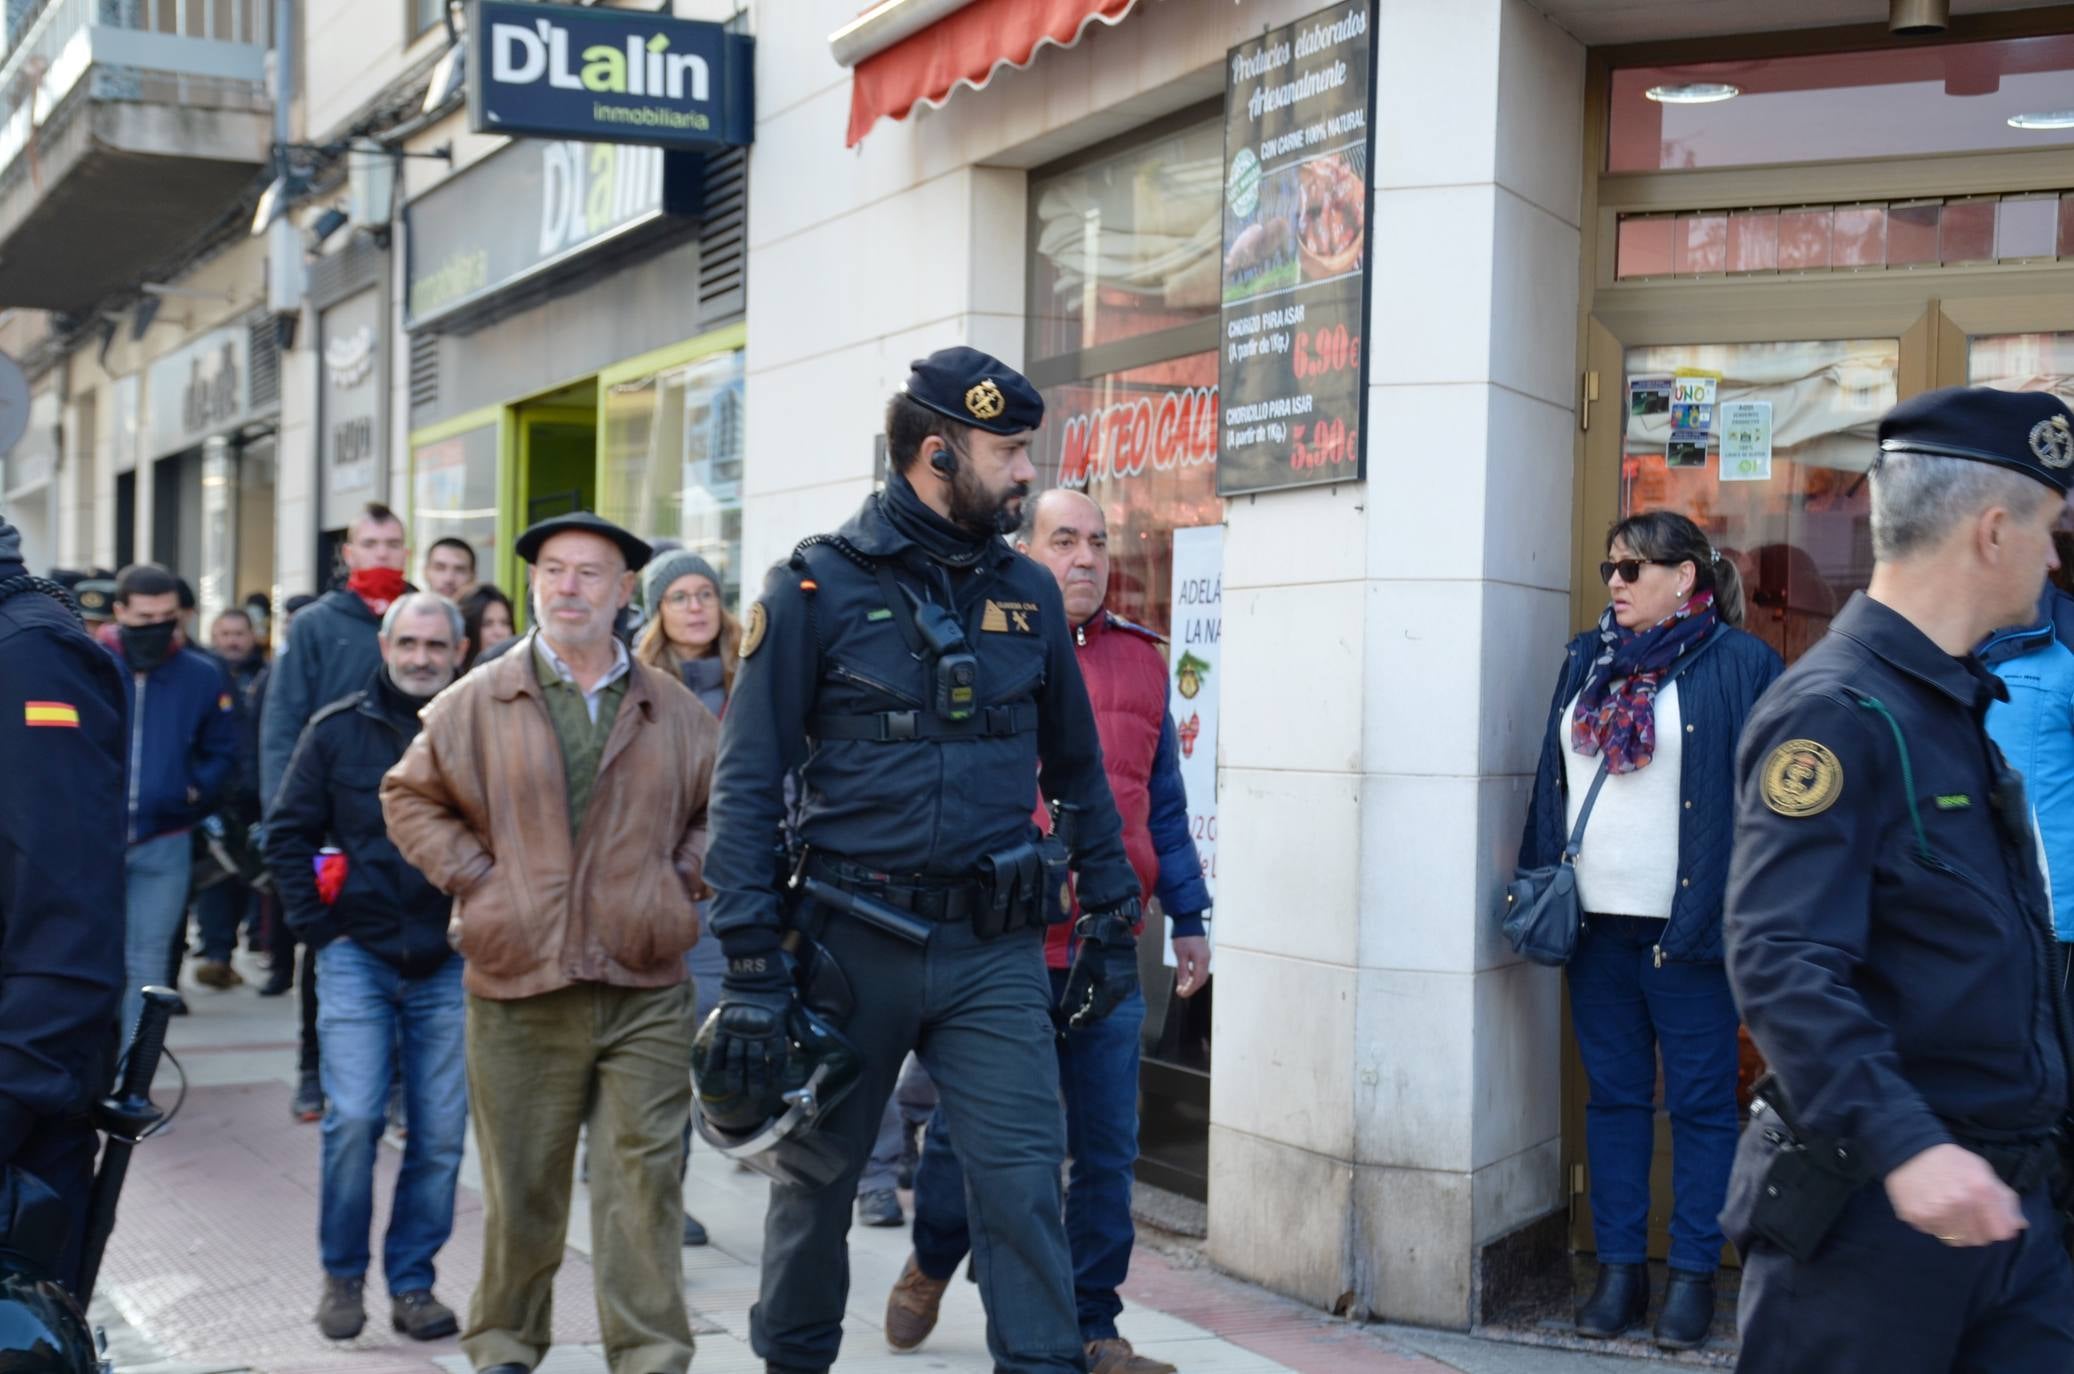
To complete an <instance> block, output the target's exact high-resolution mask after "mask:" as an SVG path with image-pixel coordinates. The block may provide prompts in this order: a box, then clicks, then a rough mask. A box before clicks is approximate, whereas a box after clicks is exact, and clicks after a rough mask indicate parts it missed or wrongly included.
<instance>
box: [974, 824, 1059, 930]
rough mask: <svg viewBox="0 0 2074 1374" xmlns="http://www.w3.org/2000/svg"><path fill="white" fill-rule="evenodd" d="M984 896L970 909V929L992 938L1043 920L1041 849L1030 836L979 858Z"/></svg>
mask: <svg viewBox="0 0 2074 1374" xmlns="http://www.w3.org/2000/svg"><path fill="white" fill-rule="evenodd" d="M979 868H980V881H981V883H982V885H983V886H984V887H985V889H986V900H984V901H983V902H981V904H980V906H979V909H978V910H977V911H975V912H974V913H973V916H972V929H973V933H974V934H976V935H978V936H979V938H980V939H982V940H992V939H994V938H996V937H998V936H1001V935H1006V934H1008V933H1009V932H1010V931H1015V930H1021V929H1022V928H1023V927H1024V926H1029V925H1037V924H1040V923H1041V922H1042V921H1043V920H1044V915H1045V913H1044V886H1045V884H1044V872H1045V863H1044V851H1043V850H1041V849H1039V848H1038V846H1037V845H1036V844H1035V843H1034V842H1033V841H1030V840H1025V841H1023V842H1022V843H1021V844H1019V845H1014V846H1012V847H1010V848H1008V849H1002V850H997V851H995V852H994V853H992V854H989V855H987V856H986V857H985V858H983V859H981V860H980V861H979Z"/></svg>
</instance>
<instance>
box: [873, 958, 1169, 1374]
mask: <svg viewBox="0 0 2074 1374" xmlns="http://www.w3.org/2000/svg"><path fill="white" fill-rule="evenodd" d="M1065 986H1066V971H1065V970H1064V969H1053V970H1051V987H1052V1001H1053V1002H1054V1003H1056V1002H1057V1001H1058V998H1059V996H1060V994H1062V993H1063V992H1064V991H1065ZM1144 1025H1145V995H1144V993H1143V992H1141V991H1140V992H1133V993H1132V994H1131V996H1130V999H1129V1000H1128V1001H1126V1002H1124V1003H1123V1005H1121V1006H1119V1007H1118V1008H1117V1009H1116V1010H1115V1011H1113V1012H1111V1013H1110V1014H1109V1015H1108V1016H1107V1017H1106V1018H1105V1019H1103V1020H1101V1021H1097V1022H1096V1023H1095V1024H1094V1025H1092V1026H1088V1027H1086V1028H1085V1029H1083V1030H1077V1031H1070V1032H1068V1033H1067V1035H1066V1038H1065V1039H1063V1040H1060V1041H1059V1042H1058V1052H1059V1087H1060V1090H1061V1092H1062V1093H1063V1094H1064V1096H1065V1099H1066V1152H1067V1154H1069V1155H1071V1156H1072V1159H1073V1167H1072V1170H1071V1172H1070V1173H1068V1174H1067V1177H1066V1241H1067V1244H1068V1245H1070V1246H1071V1247H1072V1250H1073V1302H1074V1306H1075V1308H1076V1309H1078V1312H1079V1317H1080V1338H1081V1339H1082V1340H1083V1341H1100V1340H1108V1339H1110V1338H1112V1337H1114V1336H1115V1335H1116V1317H1117V1314H1118V1313H1120V1312H1122V1311H1123V1299H1122V1298H1120V1297H1118V1296H1117V1295H1116V1290H1117V1289H1118V1288H1120V1287H1122V1286H1123V1281H1124V1279H1125V1278H1126V1277H1127V1276H1128V1275H1129V1273H1130V1268H1131V1245H1132V1242H1133V1241H1134V1240H1135V1239H1136V1236H1137V1232H1136V1229H1135V1228H1134V1227H1133V1225H1132V1222H1131V1169H1132V1166H1134V1165H1135V1164H1136V1163H1137V1162H1138V1037H1139V1031H1140V1030H1141V1029H1142V1028H1143V1027H1144ZM965 1189H966V1178H965V1170H964V1166H963V1165H961V1164H960V1163H959V1162H958V1155H957V1149H956V1146H955V1145H954V1143H953V1142H952V1140H951V1135H950V1127H949V1126H948V1125H947V1124H946V1123H945V1121H944V1114H943V1110H942V1108H938V1109H937V1112H936V1115H935V1116H933V1117H931V1118H930V1120H929V1133H928V1135H927V1136H925V1137H924V1139H923V1143H922V1162H921V1164H920V1165H918V1166H917V1167H916V1169H915V1224H914V1241H915V1263H916V1264H917V1265H918V1266H919V1267H920V1268H921V1271H922V1272H923V1273H924V1274H927V1275H928V1276H929V1277H930V1278H933V1279H947V1278H950V1277H951V1276H952V1275H953V1274H955V1273H957V1272H958V1264H959V1262H960V1261H962V1260H963V1259H964V1258H965V1255H966V1252H967V1251H969V1250H970V1249H971V1248H972V1237H971V1234H970V1231H969V1229H968V1227H967V1223H966V1199H965Z"/></svg>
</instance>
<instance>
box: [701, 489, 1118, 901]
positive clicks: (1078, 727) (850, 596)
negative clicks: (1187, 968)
mask: <svg viewBox="0 0 2074 1374" xmlns="http://www.w3.org/2000/svg"><path fill="white" fill-rule="evenodd" d="M895 480H896V481H897V480H899V479H897V478H896V479H895ZM888 499H890V498H888V497H886V496H883V495H873V496H870V497H867V498H866V499H865V502H864V506H863V508H862V509H861V510H859V511H858V512H857V514H856V515H855V516H854V517H852V518H851V520H850V521H849V522H848V523H847V524H845V525H844V526H843V527H842V528H841V529H840V530H838V531H837V532H836V533H835V534H834V535H832V536H828V537H825V538H824V539H822V540H819V541H812V540H810V541H808V543H807V544H806V545H803V546H802V548H801V551H800V552H798V553H796V554H794V555H793V557H792V559H791V560H790V561H789V562H787V563H781V564H779V565H777V566H776V567H774V568H773V569H772V570H771V573H770V576H769V578H768V579H767V580H766V582H765V584H764V591H763V597H762V599H761V610H760V611H759V610H754V609H752V611H751V622H752V623H751V626H750V632H751V642H752V644H753V645H754V647H753V650H752V651H750V652H747V653H745V654H744V656H743V658H742V662H741V667H740V669H739V670H738V671H737V673H736V676H735V688H734V694H733V696H731V697H729V698H728V706H727V716H726V718H725V719H724V720H723V721H722V722H721V731H720V757H719V760H718V762H717V763H716V765H715V767H714V772H713V807H712V815H713V836H712V844H711V846H710V848H709V850H708V854H707V858H706V877H707V880H708V881H709V882H710V883H712V885H713V887H714V889H715V890H716V892H717V893H718V895H717V896H716V897H715V898H714V900H713V906H712V925H713V930H714V932H715V933H716V934H718V935H719V936H720V937H721V939H722V940H723V941H728V940H730V932H731V931H732V932H738V933H740V934H746V933H747V931H748V929H749V928H750V927H758V926H763V927H770V928H772V929H773V930H775V928H776V927H777V925H778V924H779V921H780V914H779V887H780V883H781V878H782V874H781V873H780V871H779V870H780V863H779V859H778V853H779V850H780V848H781V846H782V845H783V843H784V834H783V830H782V827H783V825H784V823H785V821H786V814H785V799H784V779H785V777H786V775H787V774H788V773H789V772H791V771H792V770H794V769H798V770H799V779H800V787H799V801H798V811H797V818H796V819H797V836H798V838H799V839H800V840H801V841H803V842H804V843H806V844H808V845H811V846H813V847H814V848H815V849H817V850H825V851H828V852H831V853H834V854H839V855H842V856H844V857H845V858H848V859H850V860H852V861H854V862H857V863H860V864H864V865H867V866H869V867H871V868H875V869H879V870H882V871H885V872H888V873H900V874H914V873H923V874H930V875H935V876H940V877H946V878H958V877H969V876H973V875H974V874H975V873H976V872H977V870H978V867H979V864H980V860H981V859H982V858H983V857H984V856H986V855H988V854H992V853H996V852H998V851H1000V850H1003V849H1006V848H1009V847H1012V846H1014V845H1017V844H1020V843H1022V842H1023V841H1024V840H1026V839H1027V838H1029V837H1030V836H1031V835H1032V834H1033V833H1034V830H1033V826H1032V823H1031V817H1032V814H1033V813H1034V811H1035V809H1036V803H1037V770H1038V765H1039V762H1040V761H1041V762H1042V765H1043V769H1044V791H1045V794H1046V795H1047V796H1049V797H1051V798H1053V799H1056V800H1061V801H1066V802H1071V803H1076V804H1078V805H1079V806H1081V807H1082V808H1083V811H1082V813H1081V818H1080V822H1079V826H1078V835H1077V840H1076V847H1077V853H1076V867H1077V868H1078V870H1079V875H1080V894H1081V900H1082V902H1083V903H1084V904H1085V905H1086V906H1087V907H1088V908H1090V909H1094V908H1099V907H1102V906H1105V905H1109V904H1111V903H1115V902H1120V901H1122V900H1124V899H1125V898H1127V897H1131V896H1134V895H1136V893H1137V891H1138V880H1137V877H1136V876H1135V875H1134V874H1133V873H1132V872H1131V867H1130V864H1129V862H1128V860H1127V859H1126V858H1125V857H1124V850H1123V839H1122V834H1121V824H1120V822H1119V821H1118V819H1117V812H1116V804H1115V802H1114V800H1113V799H1112V798H1111V796H1110V793H1109V782H1108V779H1107V777H1106V776H1105V775H1104V774H1103V772H1102V748H1101V743H1100V741H1099V739H1098V738H1097V736H1096V733H1095V719H1094V712H1093V710H1092V709H1091V708H1090V707H1089V705H1088V698H1087V689H1086V687H1085V686H1084V685H1083V684H1082V682H1081V677H1080V667H1079V664H1078V663H1077V662H1076V661H1075V659H1074V654H1073V632H1072V628H1071V627H1070V626H1069V625H1068V624H1067V623H1066V611H1065V606H1064V603H1063V602H1062V601H1061V600H1060V597H1059V590H1058V584H1057V583H1056V582H1054V581H1053V580H1052V576H1051V574H1050V573H1049V572H1047V571H1045V570H1044V569H1043V568H1042V567H1040V566H1038V565H1037V564H1036V563H1033V562H1031V561H1030V560H1029V559H1028V558H1025V557H1023V556H1022V555H1021V554H1018V553H1016V552H1015V551H1014V550H1013V549H1011V548H1009V547H1008V545H1007V544H1005V543H1003V542H1001V541H1000V540H998V539H996V540H989V541H988V547H987V548H986V550H985V552H984V553H983V554H982V555H981V557H980V561H979V563H978V564H977V566H976V567H974V568H972V569H970V570H960V569H956V568H952V567H949V566H948V565H946V564H944V563H942V562H939V561H937V560H936V559H934V558H932V557H931V556H930V555H929V554H927V553H925V552H924V551H923V549H922V548H921V547H920V546H919V545H918V544H916V543H915V542H914V541H913V540H912V539H910V538H909V537H908V536H907V535H906V534H905V533H903V532H902V531H901V530H900V529H898V528H896V526H895V525H894V523H893V522H892V521H891V520H890V519H889V518H888V516H887V515H886V513H885V511H884V509H883V508H882V503H883V502H885V501H887V500H888ZM880 562H883V563H884V564H885V565H886V566H887V567H888V568H889V569H890V570H891V572H892V574H893V576H894V578H895V580H896V582H898V583H899V584H900V585H902V586H905V587H909V588H912V589H913V590H915V591H916V592H918V593H921V594H923V595H925V596H927V597H928V598H930V599H931V600H933V601H934V602H936V604H938V605H946V604H948V603H947V597H949V596H950V595H952V594H955V597H956V607H955V609H956V611H957V613H958V618H959V620H960V621H961V623H962V624H963V625H964V628H965V634H966V639H967V642H968V643H969V644H970V645H971V647H972V650H973V652H974V653H976V654H977V655H978V657H979V665H980V667H979V696H978V700H979V702H980V704H981V706H982V707H983V708H984V707H992V708H997V711H996V716H997V718H1002V719H1005V718H1006V714H1005V713H1012V712H1013V711H1014V708H1016V707H1018V706H1020V707H1021V714H1022V715H1024V716H1028V715H1029V714H1030V713H1031V710H1032V708H1034V722H1033V724H1034V729H1024V730H1022V731H1021V732H1019V733H1012V734H989V735H983V736H977V737H971V738H956V739H904V740H887V741H881V740H877V739H833V738H831V739H819V738H817V723H819V722H821V721H825V720H828V719H830V718H846V719H848V718H856V717H866V716H871V715H874V714H876V713H879V712H886V711H893V712H905V711H919V712H921V713H922V714H924V715H927V714H929V712H928V705H929V701H930V695H931V694H930V669H929V665H928V664H927V663H926V662H924V661H923V660H922V659H919V658H917V657H916V655H914V654H913V653H911V652H910V651H909V649H908V645H907V642H906V640H905V639H904V638H903V636H902V631H901V628H900V625H899V623H898V618H897V617H896V616H895V615H894V614H892V611H891V608H889V607H888V606H887V604H886V596H885V594H884V592H883V590H882V589H881V587H880V585H879V581H878V578H877V575H876V573H875V572H874V571H873V568H874V565H875V564H877V563H880ZM759 615H760V616H761V617H762V618H763V622H764V628H763V637H762V639H761V641H760V642H758V641H756V640H755V638H754V635H755V631H756V625H755V623H754V622H755V619H756V618H757V617H758V616H759ZM737 938H739V935H738V937H737Z"/></svg>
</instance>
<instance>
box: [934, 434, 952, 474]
mask: <svg viewBox="0 0 2074 1374" xmlns="http://www.w3.org/2000/svg"><path fill="white" fill-rule="evenodd" d="M929 466H930V467H932V468H935V469H936V470H937V471H938V472H940V473H942V474H943V475H944V476H946V477H956V476H957V475H958V455H957V454H955V453H953V452H951V446H950V444H949V442H947V441H946V442H945V444H944V446H943V447H942V448H940V449H938V450H936V452H934V453H932V454H930V455H929Z"/></svg>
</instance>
